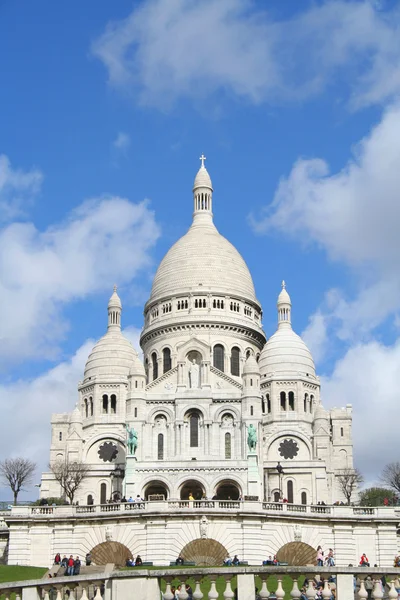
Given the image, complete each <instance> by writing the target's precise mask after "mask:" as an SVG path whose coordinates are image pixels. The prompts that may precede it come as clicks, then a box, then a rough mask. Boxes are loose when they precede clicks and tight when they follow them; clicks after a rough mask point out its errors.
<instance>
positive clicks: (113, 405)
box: [110, 394, 117, 415]
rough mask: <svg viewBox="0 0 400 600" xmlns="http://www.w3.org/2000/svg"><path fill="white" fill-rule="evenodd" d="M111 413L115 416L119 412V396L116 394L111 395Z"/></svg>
mask: <svg viewBox="0 0 400 600" xmlns="http://www.w3.org/2000/svg"><path fill="white" fill-rule="evenodd" d="M110 400H111V413H112V414H113V415H115V413H116V412H117V396H116V395H115V394H111V398H110Z"/></svg>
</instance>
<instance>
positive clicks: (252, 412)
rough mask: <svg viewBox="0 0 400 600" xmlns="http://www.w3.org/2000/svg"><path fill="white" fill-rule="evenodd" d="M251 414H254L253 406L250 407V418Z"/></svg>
mask: <svg viewBox="0 0 400 600" xmlns="http://www.w3.org/2000/svg"><path fill="white" fill-rule="evenodd" d="M253 414H254V409H253V406H250V416H251V417H252V416H253Z"/></svg>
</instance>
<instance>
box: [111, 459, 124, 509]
mask: <svg viewBox="0 0 400 600" xmlns="http://www.w3.org/2000/svg"><path fill="white" fill-rule="evenodd" d="M124 477H125V470H124V469H122V468H121V467H120V466H118V465H117V466H116V467H115V469H114V470H113V471H111V473H110V478H111V497H110V501H111V502H112V501H113V500H114V494H117V496H118V498H117V500H120V499H121V494H120V491H119V484H118V481H119V480H120V479H121V480H122V479H123V478H124ZM114 479H115V480H116V489H115V490H114V483H113V482H114Z"/></svg>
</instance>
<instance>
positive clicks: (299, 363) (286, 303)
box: [258, 281, 316, 377]
mask: <svg viewBox="0 0 400 600" xmlns="http://www.w3.org/2000/svg"><path fill="white" fill-rule="evenodd" d="M291 307H292V302H291V300H290V296H289V294H288V293H287V290H286V284H285V282H284V281H283V282H282V291H281V293H280V294H279V296H278V302H277V308H278V330H277V331H276V332H275V333H274V335H272V336H271V337H270V338H269V340H268V341H267V343H266V344H265V346H264V348H263V349H262V352H261V356H260V360H259V363H258V364H259V366H260V371H261V374H262V375H272V374H274V375H278V376H289V377H293V376H295V377H298V376H299V375H300V376H311V377H315V376H316V375H315V364H314V360H313V357H312V355H311V352H310V351H309V349H308V348H307V346H306V344H305V343H304V341H303V340H302V339H301V337H300V336H299V335H297V333H295V332H294V331H293V329H292V324H291Z"/></svg>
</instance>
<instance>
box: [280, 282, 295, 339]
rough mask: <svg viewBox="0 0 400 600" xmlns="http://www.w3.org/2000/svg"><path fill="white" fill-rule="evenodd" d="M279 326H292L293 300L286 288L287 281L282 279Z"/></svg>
mask: <svg viewBox="0 0 400 600" xmlns="http://www.w3.org/2000/svg"><path fill="white" fill-rule="evenodd" d="M277 307H278V328H282V327H290V328H292V320H291V319H292V316H291V312H292V301H291V300H290V296H289V294H288V293H287V290H286V283H285V282H284V281H282V291H281V293H280V294H279V296H278V302H277Z"/></svg>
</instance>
